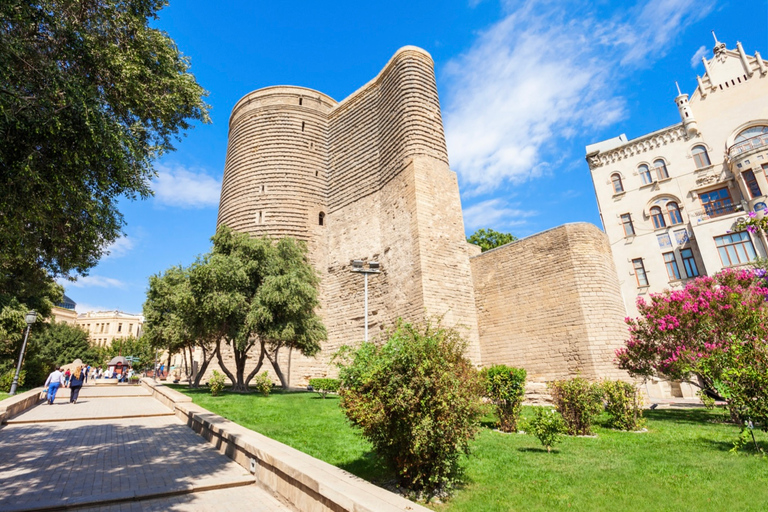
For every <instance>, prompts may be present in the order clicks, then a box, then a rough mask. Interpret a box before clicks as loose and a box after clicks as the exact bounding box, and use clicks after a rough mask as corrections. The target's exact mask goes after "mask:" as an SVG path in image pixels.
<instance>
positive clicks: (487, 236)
mask: <svg viewBox="0 0 768 512" xmlns="http://www.w3.org/2000/svg"><path fill="white" fill-rule="evenodd" d="M515 240H517V237H516V236H515V235H513V234H511V233H501V232H499V231H494V230H493V229H490V228H488V229H486V228H480V229H478V230H477V231H475V232H474V233H472V236H470V237H469V238H467V242H469V243H471V244H475V245H479V246H480V249H482V251H483V252H485V251H488V250H490V249H493V248H495V247H499V246H502V245H504V244H508V243H510V242H514V241H515Z"/></svg>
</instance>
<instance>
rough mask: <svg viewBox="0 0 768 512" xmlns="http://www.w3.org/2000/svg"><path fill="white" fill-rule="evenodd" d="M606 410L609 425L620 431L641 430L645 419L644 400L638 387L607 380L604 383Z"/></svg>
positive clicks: (619, 381)
mask: <svg viewBox="0 0 768 512" xmlns="http://www.w3.org/2000/svg"><path fill="white" fill-rule="evenodd" d="M602 388H603V395H604V398H605V410H606V411H608V415H609V420H608V423H609V425H610V426H611V428H615V429H618V430H640V429H641V428H643V426H644V425H645V420H644V419H643V398H642V397H641V396H640V392H639V390H638V389H637V386H635V385H634V384H630V383H629V382H624V381H621V380H606V381H603V383H602Z"/></svg>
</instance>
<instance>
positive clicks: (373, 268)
mask: <svg viewBox="0 0 768 512" xmlns="http://www.w3.org/2000/svg"><path fill="white" fill-rule="evenodd" d="M352 272H357V273H359V274H363V275H364V276H365V341H368V274H378V273H380V272H381V267H380V265H379V262H378V261H369V262H368V268H365V262H364V261H363V260H352Z"/></svg>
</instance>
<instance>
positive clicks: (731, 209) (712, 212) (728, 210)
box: [689, 203, 744, 223]
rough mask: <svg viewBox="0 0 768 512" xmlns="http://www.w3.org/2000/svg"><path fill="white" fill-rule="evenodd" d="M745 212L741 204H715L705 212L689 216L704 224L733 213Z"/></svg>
mask: <svg viewBox="0 0 768 512" xmlns="http://www.w3.org/2000/svg"><path fill="white" fill-rule="evenodd" d="M743 211H744V206H742V205H741V204H740V203H739V204H713V205H711V206H707V207H706V208H705V209H703V210H698V211H695V212H692V213H690V214H689V217H690V218H691V220H693V221H696V222H697V223H698V222H704V221H707V220H711V219H716V218H718V217H723V216H725V215H730V214H732V213H739V212H743Z"/></svg>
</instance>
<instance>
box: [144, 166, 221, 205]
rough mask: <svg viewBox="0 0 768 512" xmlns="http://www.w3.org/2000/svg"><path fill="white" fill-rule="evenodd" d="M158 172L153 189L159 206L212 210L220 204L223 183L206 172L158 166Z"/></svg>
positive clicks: (180, 167) (179, 167)
mask: <svg viewBox="0 0 768 512" xmlns="http://www.w3.org/2000/svg"><path fill="white" fill-rule="evenodd" d="M157 172H158V176H157V178H155V180H154V181H153V184H154V185H153V189H154V191H155V200H156V201H157V203H158V204H162V205H167V206H178V207H181V208H211V207H215V206H217V205H218V204H219V196H220V194H221V181H219V180H217V179H216V178H214V177H212V176H210V175H208V174H206V173H205V172H204V171H202V170H199V169H197V170H190V169H186V168H184V167H182V166H180V165H176V166H173V167H170V166H167V165H158V166H157Z"/></svg>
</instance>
